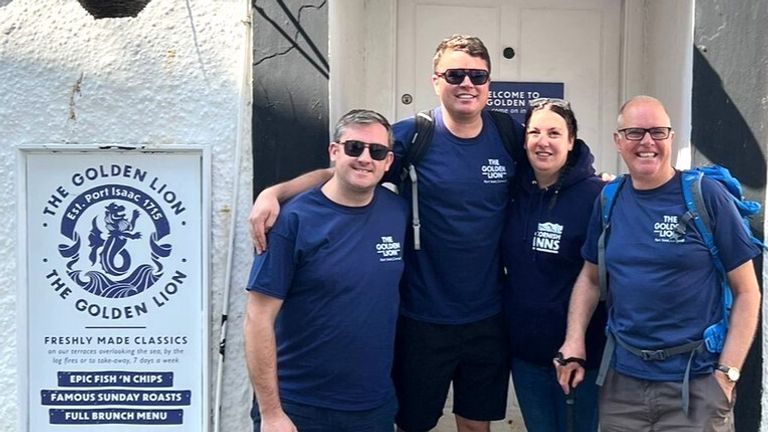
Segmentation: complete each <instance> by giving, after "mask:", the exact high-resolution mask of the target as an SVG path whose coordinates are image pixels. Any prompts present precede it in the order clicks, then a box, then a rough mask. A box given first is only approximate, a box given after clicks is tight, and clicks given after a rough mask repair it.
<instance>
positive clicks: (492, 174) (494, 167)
mask: <svg viewBox="0 0 768 432" xmlns="http://www.w3.org/2000/svg"><path fill="white" fill-rule="evenodd" d="M481 171H482V172H483V177H485V180H483V183H486V184H495V183H506V182H507V167H506V166H505V165H502V164H501V163H500V162H499V160H498V159H488V164H487V165H483V167H482V168H481Z"/></svg>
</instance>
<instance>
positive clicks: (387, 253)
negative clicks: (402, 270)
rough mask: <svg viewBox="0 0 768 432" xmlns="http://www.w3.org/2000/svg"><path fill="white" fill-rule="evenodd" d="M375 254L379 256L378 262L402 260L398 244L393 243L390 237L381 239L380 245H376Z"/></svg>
mask: <svg viewBox="0 0 768 432" xmlns="http://www.w3.org/2000/svg"><path fill="white" fill-rule="evenodd" d="M376 253H377V254H379V261H381V262H386V261H400V260H402V259H403V254H402V252H401V248H400V242H397V241H395V240H394V239H393V238H392V236H383V237H381V243H376Z"/></svg>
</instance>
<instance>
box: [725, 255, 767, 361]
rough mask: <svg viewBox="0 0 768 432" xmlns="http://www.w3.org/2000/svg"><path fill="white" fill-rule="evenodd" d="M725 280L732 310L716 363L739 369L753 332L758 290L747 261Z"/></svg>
mask: <svg viewBox="0 0 768 432" xmlns="http://www.w3.org/2000/svg"><path fill="white" fill-rule="evenodd" d="M728 278H729V283H730V285H731V289H732V291H733V307H732V309H731V318H730V322H729V323H728V334H727V335H726V339H725V346H724V347H723V352H722V353H721V354H720V359H719V362H720V363H722V364H724V365H727V366H733V367H738V368H741V367H742V366H743V364H744V359H745V358H746V357H747V353H748V352H749V348H750V346H751V345H752V341H753V339H754V337H755V331H756V329H757V322H758V315H759V313H760V289H759V287H758V285H757V278H756V277H755V274H754V267H753V266H752V262H751V261H750V262H748V263H746V264H744V265H742V266H741V267H739V268H737V269H736V270H734V271H732V272H729V274H728Z"/></svg>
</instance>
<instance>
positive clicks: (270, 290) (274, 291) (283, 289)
mask: <svg viewBox="0 0 768 432" xmlns="http://www.w3.org/2000/svg"><path fill="white" fill-rule="evenodd" d="M286 219H291V218H290V217H289V216H286V217H283V216H281V217H280V218H278V220H277V223H276V224H275V227H273V229H272V230H271V231H270V232H269V234H268V235H267V243H268V244H269V247H268V248H267V250H266V251H265V252H264V253H263V254H261V255H256V258H254V260H253V265H252V266H251V274H250V276H249V277H248V284H247V285H246V289H247V290H248V291H257V292H260V293H262V294H266V295H268V296H270V297H276V298H279V299H285V298H286V296H287V295H288V290H289V289H290V287H291V283H292V281H293V273H294V268H295V263H294V248H295V235H294V234H291V233H290V231H287V230H285V229H284V228H285V227H280V226H279V225H281V222H280V221H281V220H283V221H285V220H286Z"/></svg>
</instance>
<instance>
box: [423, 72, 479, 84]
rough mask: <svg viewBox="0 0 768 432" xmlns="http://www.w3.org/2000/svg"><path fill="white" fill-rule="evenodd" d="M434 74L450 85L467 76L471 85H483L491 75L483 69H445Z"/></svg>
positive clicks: (462, 80)
mask: <svg viewBox="0 0 768 432" xmlns="http://www.w3.org/2000/svg"><path fill="white" fill-rule="evenodd" d="M435 75H437V76H438V77H440V78H442V79H444V80H445V82H447V83H448V84H450V85H459V84H461V83H463V82H464V77H466V76H468V77H469V81H470V82H471V83H472V84H473V85H483V84H485V83H487V82H488V78H489V77H490V76H491V74H490V73H488V71H487V70H485V69H446V70H445V72H435Z"/></svg>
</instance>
